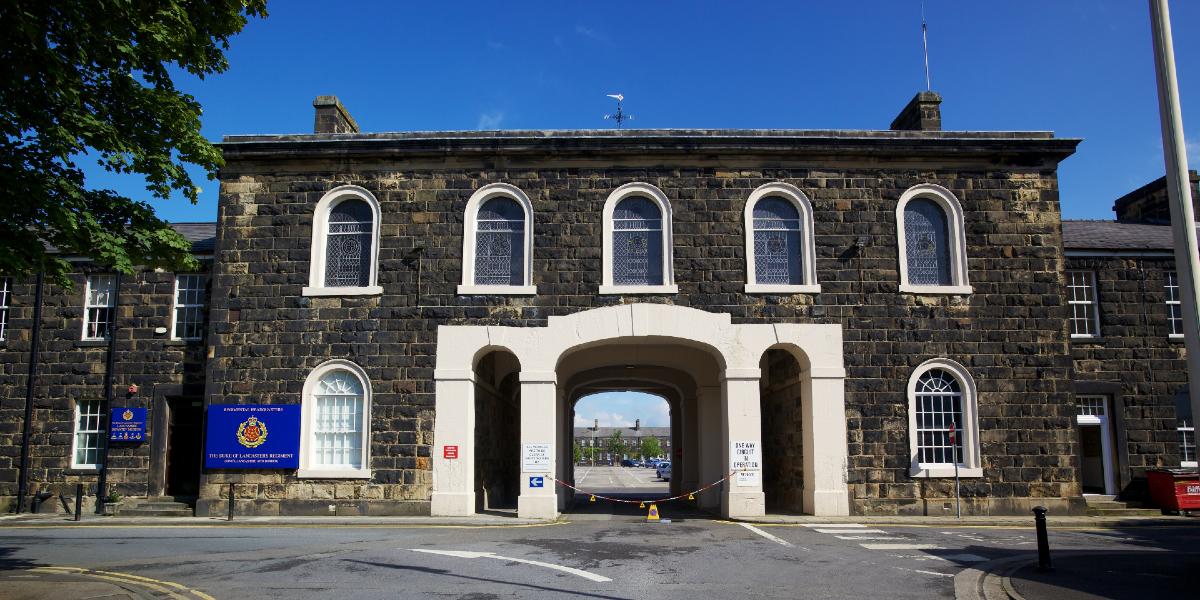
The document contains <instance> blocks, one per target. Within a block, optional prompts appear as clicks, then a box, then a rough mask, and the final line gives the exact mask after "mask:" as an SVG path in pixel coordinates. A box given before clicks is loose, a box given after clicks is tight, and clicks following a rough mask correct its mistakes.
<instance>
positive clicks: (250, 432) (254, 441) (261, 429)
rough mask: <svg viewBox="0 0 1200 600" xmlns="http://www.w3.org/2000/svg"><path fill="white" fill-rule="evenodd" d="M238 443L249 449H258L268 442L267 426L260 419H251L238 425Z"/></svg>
mask: <svg viewBox="0 0 1200 600" xmlns="http://www.w3.org/2000/svg"><path fill="white" fill-rule="evenodd" d="M237 440H238V443H239V444H241V445H243V446H245V447H247V448H257V447H259V446H261V445H263V444H264V443H265V442H266V441H267V424H266V423H264V422H262V421H259V420H258V417H250V418H249V419H246V420H245V421H242V424H241V425H238V430H237Z"/></svg>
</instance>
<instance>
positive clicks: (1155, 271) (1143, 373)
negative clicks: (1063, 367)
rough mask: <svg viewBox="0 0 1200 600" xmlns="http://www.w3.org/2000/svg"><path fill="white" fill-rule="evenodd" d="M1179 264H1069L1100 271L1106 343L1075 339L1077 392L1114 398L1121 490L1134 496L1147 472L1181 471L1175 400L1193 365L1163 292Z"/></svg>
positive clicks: (1114, 260)
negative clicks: (1175, 334)
mask: <svg viewBox="0 0 1200 600" xmlns="http://www.w3.org/2000/svg"><path fill="white" fill-rule="evenodd" d="M1174 265H1175V260H1174V259H1173V258H1171V257H1170V256H1169V255H1163V256H1159V257H1153V256H1149V257H1119V256H1110V257H1078V256H1073V257H1069V258H1068V259H1067V268H1069V269H1077V270H1082V271H1093V272H1095V273H1096V288H1097V297H1098V299H1099V314H1100V337H1099V338H1096V339H1073V340H1071V355H1072V357H1073V359H1074V379H1075V391H1076V392H1077V393H1081V394H1100V395H1105V396H1108V397H1109V398H1110V399H1111V402H1112V404H1113V412H1114V413H1115V414H1114V419H1113V424H1114V428H1113V429H1114V435H1116V437H1117V439H1116V442H1117V445H1116V448H1117V465H1116V466H1117V467H1119V468H1118V469H1117V485H1118V487H1119V488H1121V490H1122V493H1123V494H1124V495H1127V496H1129V495H1132V496H1136V495H1138V494H1140V493H1141V492H1142V490H1143V489H1144V488H1143V486H1144V484H1145V482H1144V478H1145V472H1146V469H1148V468H1153V467H1178V466H1179V438H1178V433H1177V432H1176V430H1175V428H1176V423H1175V400H1174V398H1175V394H1176V393H1178V392H1179V391H1180V390H1181V389H1183V388H1184V386H1186V385H1187V365H1186V361H1185V352H1184V347H1183V339H1182V338H1178V339H1171V338H1169V336H1168V334H1169V325H1168V323H1167V305H1166V303H1165V300H1166V289H1165V288H1164V287H1163V285H1164V283H1165V281H1166V273H1168V272H1170V271H1173V270H1174ZM1131 486H1133V488H1132V489H1131Z"/></svg>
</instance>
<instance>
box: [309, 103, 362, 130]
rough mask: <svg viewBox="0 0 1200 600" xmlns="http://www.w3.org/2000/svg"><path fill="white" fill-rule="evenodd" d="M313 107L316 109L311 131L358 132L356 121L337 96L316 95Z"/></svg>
mask: <svg viewBox="0 0 1200 600" xmlns="http://www.w3.org/2000/svg"><path fill="white" fill-rule="evenodd" d="M313 108H315V109H317V110H316V112H317V115H316V120H315V122H314V124H313V133H358V123H355V122H354V117H351V116H350V111H348V110H346V107H345V106H342V103H341V102H339V101H338V99H337V96H317V99H316V100H313Z"/></svg>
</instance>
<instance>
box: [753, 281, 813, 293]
mask: <svg viewBox="0 0 1200 600" xmlns="http://www.w3.org/2000/svg"><path fill="white" fill-rule="evenodd" d="M746 293H747V294H820V293H821V286H820V284H815V285H777V284H770V283H747V284H746Z"/></svg>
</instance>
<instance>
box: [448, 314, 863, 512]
mask: <svg viewBox="0 0 1200 600" xmlns="http://www.w3.org/2000/svg"><path fill="white" fill-rule="evenodd" d="M606 344H617V345H621V344H632V345H637V344H652V345H653V344H658V345H663V344H667V345H673V344H679V345H683V346H688V347H691V348H696V349H699V350H703V351H705V352H707V353H709V354H710V355H711V356H712V358H713V359H715V361H716V364H717V366H718V368H717V369H716V370H717V371H719V372H718V373H712V374H711V375H712V376H713V379H714V384H713V386H712V387H709V388H707V391H705V392H704V393H705V394H707V395H706V396H705V398H706V400H707V406H708V407H709V408H704V409H703V410H705V411H710V414H711V415H712V418H713V419H714V420H712V421H710V422H712V423H714V424H715V425H716V426H717V431H719V433H716V432H714V435H718V436H721V437H723V438H724V440H723V443H722V442H713V443H711V444H707V446H709V448H708V450H706V452H711V455H709V454H706V455H705V456H706V457H708V458H711V459H712V461H715V462H711V461H710V463H709V464H710V465H711V467H712V468H714V469H718V470H719V472H720V473H721V474H724V473H726V472H727V465H728V464H729V455H730V448H729V445H730V442H731V441H757V442H759V443H760V444H761V431H760V430H761V421H760V400H759V378H760V375H761V372H760V370H759V359H760V358H761V356H762V354H763V353H764V352H765V351H766V350H767V349H769V348H772V347H776V346H778V345H781V344H783V345H787V346H794V347H795V348H797V349H800V350H801V351H803V353H804V354H805V356H806V357H807V358H808V359H809V360H808V365H809V367H808V369H807V371H806V372H805V373H804V374H803V376H804V377H805V378H806V379H807V381H808V382H809V385H810V386H811V390H812V393H811V396H810V397H811V398H813V399H814V401H813V402H812V403H810V404H811V410H810V411H809V412H808V413H807V414H806V415H805V417H806V418H804V419H802V427H803V435H804V436H805V438H806V439H811V440H812V441H813V444H814V448H816V449H818V451H819V452H820V454H819V455H815V456H814V457H813V466H812V470H811V471H809V470H808V467H807V466H806V471H805V486H806V487H805V490H804V494H805V506H806V508H807V509H809V510H811V511H812V512H813V514H815V515H825V516H834V515H846V514H849V495H848V493H847V485H846V478H845V473H846V465H847V460H848V459H847V442H846V413H845V390H844V379H845V368H844V365H843V355H842V329H841V326H840V325H832V324H820V325H818V324H798V323H778V324H733V323H732V321H731V317H730V315H729V314H727V313H708V312H704V311H701V310H697V309H693V308H686V307H680V306H673V305H660V304H626V305H619V306H610V307H603V308H596V309H591V310H585V311H582V312H578V313H575V314H572V315H568V316H552V317H550V318H549V319H548V324H547V326H546V327H498V326H495V327H494V326H483V325H477V326H476V325H441V326H439V327H438V341H437V358H436V366H435V370H434V382H435V421H434V443H435V447H434V449H433V493H432V496H431V506H430V510H431V512H432V514H434V515H439V516H451V515H470V514H474V512H475V492H474V439H475V426H476V423H475V408H474V407H475V401H474V379H475V374H474V357H476V356H478V354H479V352H480V351H481V350H483V349H485V348H489V347H492V348H495V347H502V348H505V349H507V350H508V351H510V352H512V353H513V354H514V355H515V356H516V357H517V361H518V362H519V363H520V364H521V372H520V375H519V379H520V382H521V393H520V397H521V442H522V444H523V445H525V444H550V445H551V446H552V447H553V445H554V444H555V443H556V441H558V442H560V441H561V437H560V432H561V431H562V428H563V425H562V423H563V421H562V419H563V418H565V415H564V414H561V411H560V410H559V406H560V405H561V404H560V398H561V397H562V394H563V393H564V392H565V390H560V388H559V383H560V382H559V381H558V373H557V370H558V368H559V364H560V361H561V360H562V359H563V358H564V357H565V356H567V355H569V354H572V353H573V352H575V351H576V350H581V349H585V348H591V347H595V346H601V345H606ZM617 347H618V348H619V346H617ZM561 383H562V384H563V385H564V386H565V385H567V384H568V383H569V382H567V381H563V382H561ZM446 446H457V447H458V452H457V456H458V458H445V456H446V453H445V451H444V448H445V447H446ZM760 447H761V446H760ZM560 454H561V453H559V452H555V451H552V452H551V455H552V456H554V457H556V458H555V460H554V462H553V463H552V464H551V466H550V467H549V469H550V470H549V472H546V473H543V472H529V471H522V473H521V482H520V489H521V495H520V498H519V499H518V508H517V510H518V515H519V516H521V517H525V518H553V517H555V516H556V515H557V514H558V501H557V490H556V489H555V488H554V487H553V486H552V485H551V486H546V487H541V488H534V487H531V486H529V485H528V478H529V477H531V476H538V475H546V476H553V477H558V478H559V479H562V478H563V477H565V473H566V467H565V465H564V464H563V463H564V462H565V460H569V459H564V458H561V457H560ZM708 458H705V459H704V460H708ZM722 463H723V465H725V467H722V466H721V464H722ZM722 494H723V496H722V498H721V504H720V510H721V512H722V513H723V514H725V515H726V516H731V517H753V516H761V515H762V514H763V513H764V511H765V503H764V496H763V492H762V485H761V480H759V481H757V483H755V482H753V481H751V482H748V483H739V484H737V485H734V484H730V485H728V486H726V488H725V490H724V491H723V492H722Z"/></svg>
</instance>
